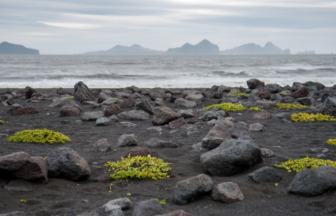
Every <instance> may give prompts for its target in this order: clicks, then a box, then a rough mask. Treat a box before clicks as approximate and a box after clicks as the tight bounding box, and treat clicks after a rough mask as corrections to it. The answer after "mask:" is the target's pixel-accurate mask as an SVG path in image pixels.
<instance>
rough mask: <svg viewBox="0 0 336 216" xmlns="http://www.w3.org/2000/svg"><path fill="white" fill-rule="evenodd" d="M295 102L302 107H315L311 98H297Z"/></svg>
mask: <svg viewBox="0 0 336 216" xmlns="http://www.w3.org/2000/svg"><path fill="white" fill-rule="evenodd" d="M297 101H298V102H299V103H300V104H302V105H306V106H310V105H315V99H314V98H312V97H303V98H298V99H297Z"/></svg>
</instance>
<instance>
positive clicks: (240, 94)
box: [226, 92, 246, 96]
mask: <svg viewBox="0 0 336 216" xmlns="http://www.w3.org/2000/svg"><path fill="white" fill-rule="evenodd" d="M234 94H236V95H238V96H242V95H246V93H244V92H231V93H228V94H226V95H234Z"/></svg>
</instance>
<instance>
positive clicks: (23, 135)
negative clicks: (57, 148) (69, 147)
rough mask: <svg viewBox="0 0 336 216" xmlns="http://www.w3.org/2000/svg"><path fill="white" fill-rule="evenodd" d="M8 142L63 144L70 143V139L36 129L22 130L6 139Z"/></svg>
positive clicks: (49, 131)
mask: <svg viewBox="0 0 336 216" xmlns="http://www.w3.org/2000/svg"><path fill="white" fill-rule="evenodd" d="M7 141H9V142H24V143H42V144H45V143H50V144H53V143H65V142H70V138H69V137H67V136H65V135H63V134H61V133H59V132H54V131H52V130H47V129H43V130H40V129H36V130H24V131H21V132H17V133H15V135H14V136H11V137H8V138H7Z"/></svg>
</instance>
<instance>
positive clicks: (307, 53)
mask: <svg viewBox="0 0 336 216" xmlns="http://www.w3.org/2000/svg"><path fill="white" fill-rule="evenodd" d="M296 55H316V53H315V51H314V50H312V51H304V52H297V53H296Z"/></svg>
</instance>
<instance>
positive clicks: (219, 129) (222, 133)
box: [202, 120, 232, 149]
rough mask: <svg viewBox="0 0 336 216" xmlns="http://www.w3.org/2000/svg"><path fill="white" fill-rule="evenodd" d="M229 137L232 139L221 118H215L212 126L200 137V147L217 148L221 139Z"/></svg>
mask: <svg viewBox="0 0 336 216" xmlns="http://www.w3.org/2000/svg"><path fill="white" fill-rule="evenodd" d="M229 139H232V137H231V136H230V134H229V132H228V130H227V128H226V126H225V124H224V122H223V121H222V120H217V121H216V122H215V125H214V126H213V128H212V129H211V130H210V131H209V132H208V134H207V135H206V136H205V137H204V138H203V139H202V147H203V148H209V149H214V148H217V147H218V146H219V145H220V144H221V143H222V142H223V140H229Z"/></svg>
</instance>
